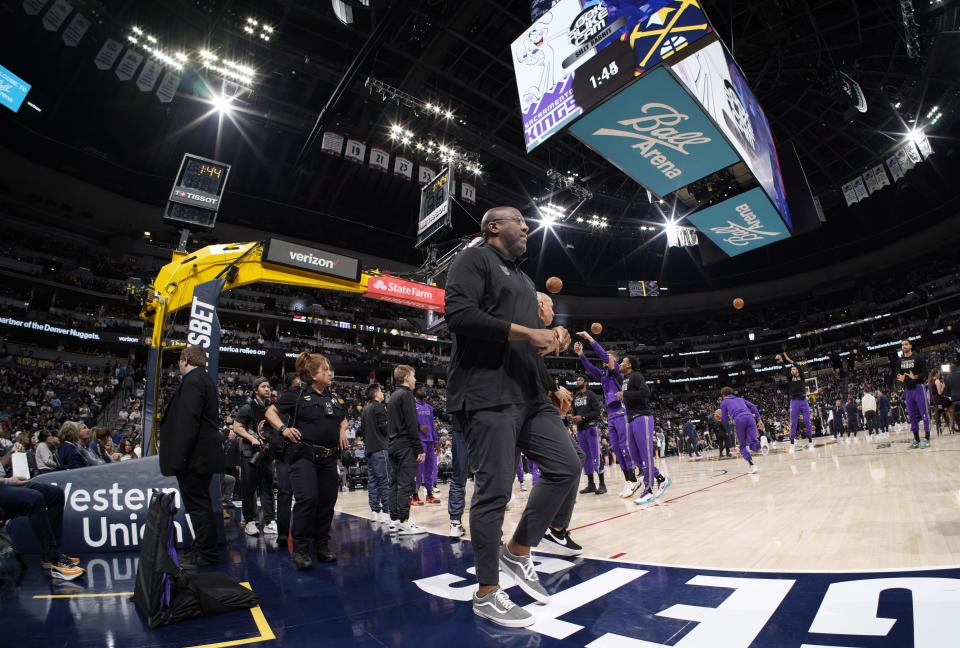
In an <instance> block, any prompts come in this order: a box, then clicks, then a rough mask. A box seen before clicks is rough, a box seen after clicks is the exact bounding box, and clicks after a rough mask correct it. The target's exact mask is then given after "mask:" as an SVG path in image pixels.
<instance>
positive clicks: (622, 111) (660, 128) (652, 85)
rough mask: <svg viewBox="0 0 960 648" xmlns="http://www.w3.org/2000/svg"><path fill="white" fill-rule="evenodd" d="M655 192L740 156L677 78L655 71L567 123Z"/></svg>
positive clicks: (672, 188) (667, 190) (669, 189)
mask: <svg viewBox="0 0 960 648" xmlns="http://www.w3.org/2000/svg"><path fill="white" fill-rule="evenodd" d="M570 132H571V133H573V134H574V135H575V136H576V137H577V138H578V139H579V140H580V141H582V142H583V143H584V144H586V145H587V146H589V147H590V148H592V149H593V150H594V151H596V152H597V153H599V154H600V155H602V156H603V157H605V158H606V159H607V160H608V161H609V162H611V163H612V164H614V165H615V166H617V167H618V168H619V169H620V170H622V171H623V172H624V173H626V174H627V175H629V176H630V177H632V178H634V179H635V180H636V181H637V182H639V183H640V184H642V185H644V186H645V187H647V188H648V189H650V191H651V192H653V193H655V194H657V195H658V196H665V195H667V194H670V193H673V192H674V191H676V190H677V189H680V188H681V187H685V186H686V185H688V184H690V183H691V182H694V181H695V180H699V179H700V178H703V177H704V176H707V175H710V174H711V173H714V172H715V171H718V170H720V169H723V168H726V167H728V166H730V165H731V164H734V163H736V162H738V161H739V157H738V156H737V154H736V152H735V151H734V150H733V149H732V148H731V147H730V145H729V144H728V143H727V141H726V140H725V139H724V137H723V135H722V134H721V133H720V131H718V130H717V128H716V127H715V126H714V125H713V123H711V121H710V119H709V118H708V117H707V116H706V115H705V114H704V113H703V112H702V111H701V109H700V107H699V106H698V105H697V104H696V102H695V101H694V100H693V99H692V98H691V97H690V95H689V94H687V92H686V91H685V90H684V89H683V87H682V86H681V85H680V84H679V82H678V81H677V80H676V78H675V77H674V76H673V75H672V74H671V73H670V72H668V71H667V70H666V69H664V68H658V69H656V70H653V71H652V72H650V73H649V74H647V75H646V76H644V77H642V78H640V79H638V80H637V81H635V82H634V83H633V84H632V85H630V86H629V87H627V88H626V89H625V90H623V91H622V92H620V93H619V94H617V95H616V96H614V97H613V98H611V99H609V100H607V101H606V103H604V104H602V105H600V106H599V107H597V108H595V109H594V110H593V111H592V112H590V113H589V114H588V115H586V116H584V117H583V118H581V119H580V120H579V121H577V122H576V123H575V124H574V125H573V126H571V128H570Z"/></svg>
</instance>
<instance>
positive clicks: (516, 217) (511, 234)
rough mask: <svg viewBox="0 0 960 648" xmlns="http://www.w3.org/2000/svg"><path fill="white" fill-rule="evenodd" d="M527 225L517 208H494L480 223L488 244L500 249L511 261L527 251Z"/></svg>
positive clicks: (482, 234) (484, 238)
mask: <svg viewBox="0 0 960 648" xmlns="http://www.w3.org/2000/svg"><path fill="white" fill-rule="evenodd" d="M527 231H529V228H528V227H527V223H526V222H525V221H524V220H523V214H521V213H520V210H519V209H517V208H516V207H494V208H493V209H490V210H488V211H487V213H485V214H484V215H483V219H482V220H481V221H480V235H481V236H483V240H484V241H485V242H486V243H489V244H491V245H494V246H496V247H498V248H500V250H501V251H503V252H504V254H506V255H507V256H509V257H510V258H511V259H516V258H517V257H519V256H520V255H521V254H523V253H524V252H525V251H526V249H527Z"/></svg>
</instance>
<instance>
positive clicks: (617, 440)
mask: <svg viewBox="0 0 960 648" xmlns="http://www.w3.org/2000/svg"><path fill="white" fill-rule="evenodd" d="M577 335H579V336H580V337H582V338H583V339H584V340H586V341H587V342H589V343H590V346H592V347H593V350H594V351H596V352H597V355H598V356H600V362H601V363H602V364H603V367H604V369H603V370H601V369H599V368H597V367H595V366H593V363H592V362H590V361H589V360H587V356H585V355H584V353H583V345H582V344H581V343H580V342H577V343H576V344H574V345H573V350H574V352H576V354H577V355H578V356H580V362H581V363H582V364H583V368H584V369H586V370H587V373H588V374H590V375H591V376H593V377H594V378H596V379H597V380H599V381H600V386H601V387H602V388H603V400H604V402H605V403H606V404H607V432H608V434H609V435H610V446H611V448H613V454H614V455H616V457H617V461H619V462H620V469H621V470H623V476H624V478H625V479H626V481H625V482H624V484H623V490H621V491H620V497H622V498H624V499H626V498H628V497H632V496H633V494H634V493H635V492H636V491H637V489H638V488H640V482H638V481H637V474H636V473H635V472H634V470H633V460H632V459H631V458H630V448H629V443H628V442H627V413H626V410H625V409H623V403H621V402H620V399H619V398H617V392H618V391H620V387H621V383H622V382H623V374H621V373H620V363H618V362H617V359H618V358H617V354H616V353H613V352H610V353H608V352H607V351H606V350H604V348H603V347H602V346H600V343H599V342H597V341H596V340H594V339H593V337H591V335H590V334H589V333H587V332H586V331H580V332H579V333H577Z"/></svg>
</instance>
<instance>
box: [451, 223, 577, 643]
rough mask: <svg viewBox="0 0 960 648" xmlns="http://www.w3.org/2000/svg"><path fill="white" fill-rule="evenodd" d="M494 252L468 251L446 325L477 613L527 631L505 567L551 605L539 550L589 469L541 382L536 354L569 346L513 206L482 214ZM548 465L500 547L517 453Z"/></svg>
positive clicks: (456, 271) (455, 269)
mask: <svg viewBox="0 0 960 648" xmlns="http://www.w3.org/2000/svg"><path fill="white" fill-rule="evenodd" d="M481 230H482V232H481V234H482V236H483V239H484V241H485V243H486V245H483V246H479V247H475V248H470V249H467V250H464V251H463V252H461V253H460V254H459V256H458V257H457V259H456V260H455V261H454V262H453V265H452V267H451V269H450V274H449V276H448V278H447V286H446V305H445V311H446V313H447V326H448V327H449V329H450V331H451V333H452V334H453V349H452V352H451V357H450V368H449V372H448V379H447V411H448V412H450V413H452V414H453V415H454V417H455V421H456V427H457V428H458V429H460V430H463V435H464V439H465V441H466V443H467V447H468V449H469V461H470V465H471V468H472V469H473V470H474V472H475V481H474V483H475V487H474V493H473V500H472V502H471V509H470V530H471V537H472V540H473V545H474V554H475V562H476V569H477V580H478V581H479V585H480V587H479V589H478V590H477V592H476V594H474V597H473V610H474V613H475V614H477V615H478V616H481V617H483V618H486V619H489V620H491V621H493V622H494V623H497V624H500V625H504V626H509V627H526V626H529V625H532V624H533V623H534V621H535V619H534V617H533V615H532V614H530V613H529V612H528V611H526V610H525V609H523V608H521V607H518V606H516V605H514V604H513V602H512V601H511V600H510V598H509V596H507V594H506V592H505V591H504V590H503V589H501V588H500V585H499V582H500V579H499V569H500V568H501V567H502V568H503V569H506V570H509V571H510V573H511V575H512V576H513V577H514V578H516V580H517V581H518V583H519V585H520V587H521V588H522V589H523V590H524V592H526V593H527V594H528V595H529V596H531V597H532V598H534V599H535V600H537V601H540V602H547V601H549V599H550V596H549V594H547V592H546V590H545V589H544V588H543V586H542V585H541V584H540V582H539V579H538V578H537V575H536V571H535V570H534V568H533V562H532V560H531V559H530V547H531V546H535V545H537V544H538V543H539V542H540V541H541V540H542V539H543V535H544V533H545V532H546V530H547V527H548V526H549V524H550V522H551V521H552V520H553V519H554V517H555V516H556V514H557V512H558V511H559V510H560V508H561V507H562V506H564V504H565V503H566V502H567V500H568V495H569V492H570V490H571V488H572V487H573V486H574V483H575V482H577V481H578V480H579V473H580V462H579V460H578V458H577V454H576V452H575V451H574V449H573V446H572V444H571V443H570V440H569V438H568V435H567V431H566V429H565V428H564V426H563V423H562V421H561V419H560V416H559V414H558V412H557V410H556V409H555V408H554V407H553V405H552V404H551V402H550V401H549V399H548V398H547V395H546V394H545V393H544V392H543V390H542V389H541V385H540V375H539V366H538V362H537V360H538V358H537V354H540V355H545V354H547V353H553V352H559V351H562V350H565V349H566V348H567V346H569V344H570V334H569V333H568V332H567V331H566V329H564V328H563V327H556V328H554V329H552V330H551V329H547V328H544V327H543V323H542V322H541V320H540V318H539V316H538V314H537V294H536V289H535V287H534V284H533V281H532V280H531V279H530V277H528V276H527V275H526V274H524V273H523V271H521V269H520V263H519V258H520V256H521V255H522V254H523V253H524V252H525V251H526V247H527V231H528V227H527V225H526V223H525V222H524V220H523V217H522V216H521V214H520V212H519V211H518V210H517V209H515V208H513V207H496V208H494V209H491V210H490V211H488V212H487V213H486V214H484V216H483V220H482V222H481ZM517 448H519V449H520V450H521V451H523V453H524V454H525V455H527V457H529V458H530V459H531V460H533V461H534V462H536V464H537V465H538V466H540V470H541V473H542V475H541V477H540V479H539V480H538V481H537V483H536V485H535V486H534V487H533V490H532V491H531V492H530V498H529V499H528V501H527V506H526V508H525V509H524V511H523V514H522V515H521V517H520V521H519V523H518V524H517V528H516V530H515V531H514V534H513V537H512V538H511V540H510V541H509V542H508V543H507V544H506V545H505V546H504V547H502V548H501V546H500V537H501V530H502V527H503V518H504V511H505V508H506V504H507V502H508V500H509V499H510V495H511V487H512V485H513V479H514V474H515V472H516V466H517V462H516V450H517Z"/></svg>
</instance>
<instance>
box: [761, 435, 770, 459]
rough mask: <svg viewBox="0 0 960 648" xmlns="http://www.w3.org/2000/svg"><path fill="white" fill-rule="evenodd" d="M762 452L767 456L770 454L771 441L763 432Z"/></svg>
mask: <svg viewBox="0 0 960 648" xmlns="http://www.w3.org/2000/svg"><path fill="white" fill-rule="evenodd" d="M760 453H761V454H763V456H764V457H766V456H767V455H768V454H770V441H769V440H768V439H767V435H766V434H763V435H761V436H760Z"/></svg>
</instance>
